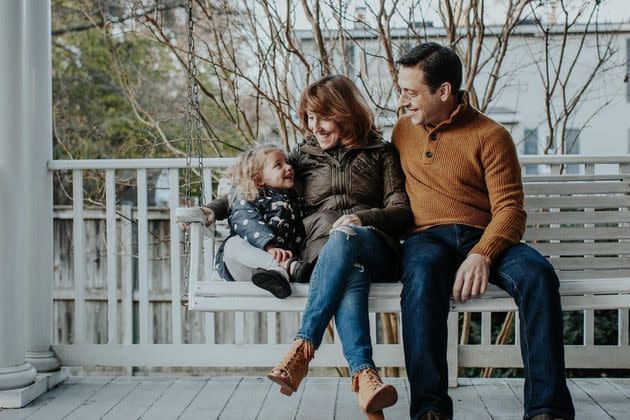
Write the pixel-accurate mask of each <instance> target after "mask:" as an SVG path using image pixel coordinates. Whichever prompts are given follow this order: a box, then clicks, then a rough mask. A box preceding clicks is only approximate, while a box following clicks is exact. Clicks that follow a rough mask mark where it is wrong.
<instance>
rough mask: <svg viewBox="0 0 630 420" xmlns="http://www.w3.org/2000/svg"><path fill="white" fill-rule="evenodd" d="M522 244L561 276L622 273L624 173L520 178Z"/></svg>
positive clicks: (625, 261) (628, 243) (629, 194)
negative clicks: (523, 225)
mask: <svg viewBox="0 0 630 420" xmlns="http://www.w3.org/2000/svg"><path fill="white" fill-rule="evenodd" d="M524 189H525V207H526V210H527V231H526V233H525V238H524V240H525V242H526V243H528V244H529V245H531V246H533V247H534V248H536V249H537V250H538V251H539V252H540V253H542V254H543V255H544V256H546V257H547V258H548V259H549V261H550V262H551V263H552V264H553V265H554V267H555V268H556V269H557V270H558V272H559V274H560V276H561V277H571V278H573V279H575V278H580V277H588V278H591V277H597V278H606V277H628V275H629V274H630V229H629V227H630V211H628V209H629V208H630V174H628V175H555V176H534V177H525V178H524Z"/></svg>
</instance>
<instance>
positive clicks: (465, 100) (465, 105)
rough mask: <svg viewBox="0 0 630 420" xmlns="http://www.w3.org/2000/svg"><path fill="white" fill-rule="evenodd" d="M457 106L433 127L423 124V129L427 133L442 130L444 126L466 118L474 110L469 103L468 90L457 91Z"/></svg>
mask: <svg viewBox="0 0 630 420" xmlns="http://www.w3.org/2000/svg"><path fill="white" fill-rule="evenodd" d="M457 102H458V104H459V105H457V108H455V110H454V111H453V112H452V113H451V116H450V117H449V118H448V119H446V120H444V121H442V122H441V123H439V124H438V125H436V126H435V127H429V126H427V125H425V126H424V128H425V130H426V131H428V132H429V133H432V132H436V131H439V130H444V129H445V128H446V127H448V126H451V125H454V124H457V123H459V122H462V121H465V120H467V119H468V118H469V117H470V116H471V115H472V114H473V113H474V111H475V109H474V108H473V107H472V105H470V94H469V93H468V91H465V90H460V91H459V92H457Z"/></svg>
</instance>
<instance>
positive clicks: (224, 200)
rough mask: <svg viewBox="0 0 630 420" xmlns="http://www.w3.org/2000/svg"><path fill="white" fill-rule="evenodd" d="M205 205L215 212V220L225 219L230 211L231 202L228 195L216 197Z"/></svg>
mask: <svg viewBox="0 0 630 420" xmlns="http://www.w3.org/2000/svg"><path fill="white" fill-rule="evenodd" d="M203 207H207V208H209V209H210V210H212V211H213V212H214V218H215V220H223V219H225V218H226V217H228V215H229V213H230V202H229V199H228V197H227V196H226V195H224V196H222V197H219V198H215V199H214V200H212V201H211V202H209V203H208V204H206V205H205V206H203Z"/></svg>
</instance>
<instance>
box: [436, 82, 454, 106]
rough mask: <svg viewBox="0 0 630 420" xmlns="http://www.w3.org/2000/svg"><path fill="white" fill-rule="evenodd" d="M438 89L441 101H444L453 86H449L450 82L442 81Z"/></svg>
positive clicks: (449, 94)
mask: <svg viewBox="0 0 630 420" xmlns="http://www.w3.org/2000/svg"><path fill="white" fill-rule="evenodd" d="M438 90H439V92H440V99H441V100H442V102H446V100H448V98H449V96H451V92H452V90H453V87H452V86H451V84H450V83H449V82H444V83H442V84H441V85H440V87H439V88H438Z"/></svg>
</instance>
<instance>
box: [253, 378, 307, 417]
mask: <svg viewBox="0 0 630 420" xmlns="http://www.w3.org/2000/svg"><path fill="white" fill-rule="evenodd" d="M304 385H305V383H302V384H301V385H300V387H299V388H298V390H297V392H295V393H294V394H293V395H291V396H290V397H287V396H286V395H284V394H283V393H281V392H280V387H279V386H278V385H276V384H271V388H269V392H268V393H267V397H266V398H265V401H264V402H263V405H262V408H261V409H260V412H259V413H258V418H257V420H293V419H294V418H295V416H296V414H297V412H298V408H299V406H300V400H301V399H302V394H303V393H304V387H305V386H304Z"/></svg>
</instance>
